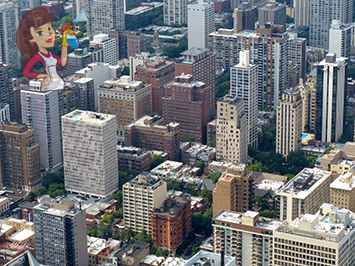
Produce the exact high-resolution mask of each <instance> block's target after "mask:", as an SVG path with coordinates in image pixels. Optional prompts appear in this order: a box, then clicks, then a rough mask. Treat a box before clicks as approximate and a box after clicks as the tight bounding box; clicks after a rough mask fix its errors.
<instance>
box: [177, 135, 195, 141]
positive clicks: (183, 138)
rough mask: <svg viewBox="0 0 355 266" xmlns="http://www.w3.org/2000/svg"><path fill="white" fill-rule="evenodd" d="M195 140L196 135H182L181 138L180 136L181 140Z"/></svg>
mask: <svg viewBox="0 0 355 266" xmlns="http://www.w3.org/2000/svg"><path fill="white" fill-rule="evenodd" d="M194 140H195V137H194V136H191V135H185V134H183V135H181V138H180V141H181V142H192V141H194Z"/></svg>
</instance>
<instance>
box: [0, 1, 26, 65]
mask: <svg viewBox="0 0 355 266" xmlns="http://www.w3.org/2000/svg"><path fill="white" fill-rule="evenodd" d="M20 12H21V11H20V6H19V5H18V2H16V1H14V2H11V1H9V2H5V1H3V2H0V62H3V63H8V64H11V65H12V67H15V68H20V62H19V58H20V55H21V54H20V51H19V50H18V49H17V46H16V31H17V28H18V26H19V24H20V21H21V14H20Z"/></svg>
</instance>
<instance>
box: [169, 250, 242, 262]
mask: <svg viewBox="0 0 355 266" xmlns="http://www.w3.org/2000/svg"><path fill="white" fill-rule="evenodd" d="M223 260H224V261H223V262H222V257H221V255H220V254H216V253H213V252H208V251H203V250H200V251H199V252H197V253H196V254H195V255H194V256H193V257H192V258H190V259H189V260H188V261H186V262H185V263H181V266H197V265H214V266H235V265H236V264H235V258H233V257H232V256H224V258H223ZM162 265H166V266H167V264H165V262H163V263H162ZM173 265H176V266H180V263H172V264H171V265H169V266H173Z"/></svg>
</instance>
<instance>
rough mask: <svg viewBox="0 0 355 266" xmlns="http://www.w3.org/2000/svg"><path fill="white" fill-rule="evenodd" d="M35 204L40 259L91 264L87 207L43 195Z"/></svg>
mask: <svg viewBox="0 0 355 266" xmlns="http://www.w3.org/2000/svg"><path fill="white" fill-rule="evenodd" d="M42 199H43V200H42V201H41V200H40V204H38V205H37V206H36V207H34V208H33V218H34V219H33V222H34V231H35V253H36V259H37V260H38V262H39V263H41V264H47V265H51V266H62V265H78V266H87V265H88V251H87V246H86V241H87V240H86V239H87V235H86V220H85V210H80V209H76V208H74V203H72V202H68V201H60V202H58V203H57V202H53V201H52V200H51V199H48V198H42Z"/></svg>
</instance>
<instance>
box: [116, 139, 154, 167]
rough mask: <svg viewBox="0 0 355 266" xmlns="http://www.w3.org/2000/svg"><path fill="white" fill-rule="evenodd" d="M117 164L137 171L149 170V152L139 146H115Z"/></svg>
mask: <svg viewBox="0 0 355 266" xmlns="http://www.w3.org/2000/svg"><path fill="white" fill-rule="evenodd" d="M117 155H118V165H119V166H120V167H124V168H128V169H129V170H132V169H133V170H136V171H138V172H139V173H142V172H149V171H150V153H149V152H144V151H142V149H140V148H135V147H122V146H117Z"/></svg>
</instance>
